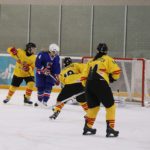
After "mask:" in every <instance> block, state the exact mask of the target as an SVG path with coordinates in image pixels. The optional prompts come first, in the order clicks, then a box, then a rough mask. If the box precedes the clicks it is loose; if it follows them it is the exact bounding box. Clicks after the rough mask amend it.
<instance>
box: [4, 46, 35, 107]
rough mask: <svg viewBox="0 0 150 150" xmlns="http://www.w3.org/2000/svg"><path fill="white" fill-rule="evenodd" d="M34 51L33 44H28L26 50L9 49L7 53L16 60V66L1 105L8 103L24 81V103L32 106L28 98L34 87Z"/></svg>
mask: <svg viewBox="0 0 150 150" xmlns="http://www.w3.org/2000/svg"><path fill="white" fill-rule="evenodd" d="M35 50H36V45H35V44H34V43H28V44H27V45H26V49H25V50H23V49H20V48H18V49H16V48H15V47H9V48H8V49H7V52H8V53H9V54H10V55H11V56H12V57H13V58H14V59H16V66H15V68H14V72H13V79H12V82H11V86H10V87H9V91H8V94H7V97H6V99H5V100H3V103H8V102H9V101H10V99H11V97H12V96H13V94H14V93H15V91H16V90H17V88H18V87H19V86H20V84H21V83H22V82H23V80H25V82H26V92H25V94H24V103H25V104H32V101H30V96H31V94H32V91H33V87H34V68H35V59H36V56H35V54H34V53H35Z"/></svg>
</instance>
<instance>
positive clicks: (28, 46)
mask: <svg viewBox="0 0 150 150" xmlns="http://www.w3.org/2000/svg"><path fill="white" fill-rule="evenodd" d="M32 48H36V44H34V43H27V44H26V49H25V51H26V54H27V56H30V55H32V54H34V51H32Z"/></svg>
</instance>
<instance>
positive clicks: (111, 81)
mask: <svg viewBox="0 0 150 150" xmlns="http://www.w3.org/2000/svg"><path fill="white" fill-rule="evenodd" d="M114 81H116V80H115V79H114V78H113V77H112V74H109V82H110V83H113V82H114Z"/></svg>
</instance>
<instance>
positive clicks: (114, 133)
mask: <svg viewBox="0 0 150 150" xmlns="http://www.w3.org/2000/svg"><path fill="white" fill-rule="evenodd" d="M118 135H119V131H116V130H114V129H113V128H111V127H107V130H106V137H117V136H118Z"/></svg>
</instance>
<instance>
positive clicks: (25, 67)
mask: <svg viewBox="0 0 150 150" xmlns="http://www.w3.org/2000/svg"><path fill="white" fill-rule="evenodd" d="M29 69H30V68H29V65H28V64H23V68H22V70H23V71H25V72H28V71H29Z"/></svg>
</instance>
